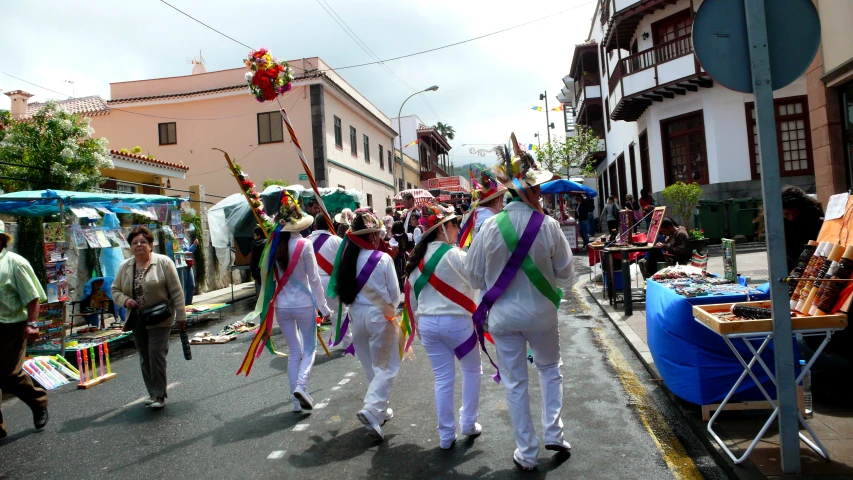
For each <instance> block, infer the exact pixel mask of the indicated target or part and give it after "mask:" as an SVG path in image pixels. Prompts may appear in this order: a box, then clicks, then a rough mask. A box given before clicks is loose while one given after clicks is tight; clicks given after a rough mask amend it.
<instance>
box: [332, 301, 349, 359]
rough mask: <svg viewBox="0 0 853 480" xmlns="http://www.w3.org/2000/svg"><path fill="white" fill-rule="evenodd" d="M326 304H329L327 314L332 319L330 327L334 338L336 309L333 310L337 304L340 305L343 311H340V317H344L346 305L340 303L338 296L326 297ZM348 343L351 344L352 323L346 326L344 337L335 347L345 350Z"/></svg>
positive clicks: (336, 317)
mask: <svg viewBox="0 0 853 480" xmlns="http://www.w3.org/2000/svg"><path fill="white" fill-rule="evenodd" d="M326 305H328V306H329V312H330V313H329V315H330V318H331V319H332V329H333V332H332V338H333V339H334V336H335V334H334V327H335V322H336V321H337V320H338V311H337V310H335V308H337V307H338V305H340V307H341V310H343V313H341V318H346V316H347V306H346V305H344V304H343V303H340V302H339V300H338V298H329V297H326ZM350 320H352V318H350ZM350 344H352V325H350V326H349V327H348V328H347V333H345V334H344V338H343V339H342V340H341V343H339V344H338V346H337V347H335V348H340V349H341V350H346V349H347V348H349V346H350Z"/></svg>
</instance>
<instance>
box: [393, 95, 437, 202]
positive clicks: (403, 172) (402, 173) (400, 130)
mask: <svg viewBox="0 0 853 480" xmlns="http://www.w3.org/2000/svg"><path fill="white" fill-rule="evenodd" d="M436 90H438V85H433V86H431V87H429V88H425V89H423V90H421V91H419V92H415V93H413V94H411V95H409V96H408V97H407V98H406V99H405V100H403V104H402V105H400V111H399V112H397V130H398V133H399V135H400V168H401V169H402V170H401V171H400V181H401V183H402V184H403V185H402V186H405V185H406V165H405V164H404V160H403V119H402V118H401V117H400V115H402V114H403V107H404V106H405V105H406V102H408V101H409V99H410V98H412V97H414V96H415V95H418V94H421V93H424V92H434V91H436ZM395 157H396V155H395ZM394 168H395V169H396V168H397V166H396V162H395V165H394ZM394 178H395V182H394V183H396V175H395V176H394ZM394 188H395V189H396V188H397V185H394ZM400 190H402V188H400Z"/></svg>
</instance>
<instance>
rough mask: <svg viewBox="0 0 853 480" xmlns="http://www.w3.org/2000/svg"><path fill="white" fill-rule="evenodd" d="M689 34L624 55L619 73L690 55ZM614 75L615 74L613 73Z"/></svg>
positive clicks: (630, 72)
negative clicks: (628, 55) (627, 55)
mask: <svg viewBox="0 0 853 480" xmlns="http://www.w3.org/2000/svg"><path fill="white" fill-rule="evenodd" d="M690 39H691V34H689V33H688V34H687V35H683V36H681V37H678V38H676V39H674V40H670V41H668V42H664V43H662V44H660V45H655V46H654V47H652V48H650V49H648V50H643V51H642V52H639V53H635V54H634V55H631V56H630V57H625V58H623V59H622V62H621V65H620V66H621V69H617V70H621V71H620V73H622V74H624V75H626V76H627V75H633V74H635V73H637V72H639V71H642V70H645V69H647V68H652V67H654V66H655V65H660V64H661V63H665V62H668V61H670V60H674V59H676V58H678V57H683V56H685V55H690V54H692V53H693V42H691V40H690ZM614 76H615V75H614ZM610 91H611V92H612V91H613V79H612V78H611V88H610Z"/></svg>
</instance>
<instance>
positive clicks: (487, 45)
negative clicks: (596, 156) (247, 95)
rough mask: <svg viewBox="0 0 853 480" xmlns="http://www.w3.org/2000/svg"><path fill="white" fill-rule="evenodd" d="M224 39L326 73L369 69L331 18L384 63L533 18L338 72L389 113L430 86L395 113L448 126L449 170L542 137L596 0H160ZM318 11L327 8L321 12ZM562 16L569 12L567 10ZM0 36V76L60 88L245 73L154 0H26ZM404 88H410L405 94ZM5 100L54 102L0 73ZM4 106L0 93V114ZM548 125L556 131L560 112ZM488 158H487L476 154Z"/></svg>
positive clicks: (212, 40) (240, 52) (217, 43)
mask: <svg viewBox="0 0 853 480" xmlns="http://www.w3.org/2000/svg"><path fill="white" fill-rule="evenodd" d="M168 1H169V3H171V4H172V5H174V6H176V7H177V8H180V9H181V10H184V11H185V12H187V13H189V14H191V15H193V16H194V17H196V18H198V19H199V20H201V21H203V22H205V23H207V24H208V25H210V26H212V27H214V28H217V29H219V30H221V31H222V32H224V33H226V34H227V35H229V36H231V37H233V38H235V39H237V40H239V41H240V42H243V43H246V44H248V45H251V46H256V47H261V46H264V47H267V48H269V49H270V50H271V51H272V52H273V54H274V55H276V56H278V57H282V58H289V59H294V58H300V57H311V56H319V57H321V58H322V59H323V60H325V61H326V62H327V63H328V64H329V65H331V66H332V67H343V66H348V65H354V64H360V63H366V62H371V61H374V59H373V58H372V57H371V56H370V55H369V54H368V53H366V52H365V51H364V50H363V49H362V48H360V47H359V46H358V45H357V44H356V42H355V41H354V40H353V39H352V38H350V37H349V36H348V35H347V34H346V33H345V32H344V30H343V29H342V28H341V26H339V25H338V24H337V23H335V21H334V20H333V18H332V16H330V14H329V13H327V11H326V10H324V8H323V7H326V8H327V9H331V10H333V11H334V12H336V13H337V15H338V16H339V18H340V19H342V21H343V22H345V23H346V24H347V25H348V26H349V27H350V28H351V29H352V31H353V32H354V33H355V35H356V36H357V37H359V38H360V39H361V41H363V42H364V44H366V45H367V47H369V49H370V50H372V52H373V53H374V54H375V55H377V56H378V57H379V58H380V59H387V58H392V57H396V56H400V55H406V54H409V53H413V52H418V51H422V50H427V49H431V48H435V47H439V46H442V45H447V44H450V43H454V42H458V41H461V40H466V39H469V38H473V37H477V36H480V35H483V34H487V33H490V32H494V31H497V30H501V29H504V28H507V27H512V26H514V25H519V24H522V23H525V22H528V21H531V20H535V19H538V18H541V17H546V16H549V15H553V14H557V13H558V12H564V13H559V14H557V15H553V16H551V17H550V18H547V19H544V20H541V21H537V22H535V23H532V24H530V25H527V26H523V27H520V28H517V29H514V30H511V31H508V32H505V33H500V34H498V35H494V36H490V37H487V38H483V39H480V40H476V41H473V42H470V43H466V44H463V45H460V46H455V47H450V48H446V49H442V50H439V51H435V52H431V53H426V54H423V55H417V56H414V57H409V58H406V59H402V60H396V61H392V62H388V63H386V66H387V67H388V68H389V69H390V70H391V71H393V72H394V74H396V76H398V77H399V78H400V79H402V81H401V80H398V79H396V78H395V77H394V76H392V74H391V73H389V72H387V71H386V70H385V69H383V68H382V67H381V66H380V65H370V66H365V67H359V68H351V69H344V70H341V71H340V72H339V73H340V74H341V75H343V77H344V78H345V79H346V80H347V81H349V82H350V83H351V84H352V85H353V86H355V87H356V88H357V89H358V90H359V91H360V92H361V93H362V94H364V95H365V96H366V97H367V98H368V99H370V101H371V102H373V103H374V104H375V105H376V106H377V107H379V108H380V109H381V110H382V111H384V112H385V113H386V114H387V115H388V116H392V117H393V116H396V114H397V111H398V109H399V108H400V103H401V102H402V101H403V100H404V99H405V98H406V97H407V96H409V95H410V94H411V93H413V92H414V91H416V90H415V89H423V88H426V87H428V86H430V85H433V84H437V85H439V87H440V88H439V90H438V91H437V92H431V93H426V94H424V96H427V98H428V99H429V105H428V104H427V102H426V101H425V100H424V99H422V98H419V97H415V98H413V99H411V100H409V102H408V103H407V104H406V106H405V108H404V110H403V115H408V114H416V115H418V116H419V117H420V118H421V119H422V120H423V121H424V122H425V123H427V124H430V125H432V124H435V122H438V121H442V122H444V123H449V124H450V125H452V126H453V127H454V128H455V130H456V139H455V140H454V141H452V142H451V144H452V145H453V147H454V149H453V151H452V160H453V161H454V163H455V164H456V165H462V164H466V163H469V162H470V161H479V160H487V161H489V162H491V161H493V159H494V157H493V156H491V155H489V156H487V157H485V158H480V157H476V156H471V155H470V153H469V149H470V148H471V147H472V146H474V147H475V148H479V146H476V145H475V144H495V143H500V142H505V141H506V139H507V138H508V135H509V132H511V131H515V132H516V135H517V137H518V140H519V141H520V142H523V143H535V142H536V139H535V138H534V136H533V134H534V133H536V132H537V131H538V132H541V133H542V136H543V138H544V137H545V124H546V122H545V114H544V113H542V112H536V111H533V110H532V109H531V107H533V106H534V105H542V106H544V102H540V101H539V94H540V93H543V92H545V91H547V92H548V97H549V98H548V104H549V107H551V108H553V107H554V106H556V105H557V101H556V99H555V96H556V94H557V93H559V91H560V88H561V87H562V86H563V84H562V82H561V79H562V77H563V76H564V75H566V74H567V73H568V69H569V62H570V61H571V55H572V52H573V47H574V45H575V44H577V43H581V42H583V41H584V40H585V39H586V38H587V35H588V33H589V29H590V19H591V18H592V15H593V13H594V9H595V2H594V1H591V0H525V1H523V2H508V1H505V0H492V1H482V0H430V1H416V0H369V1H368V0H358V1H353V0H289V1H281V0H279V1H269V0H254V1H251V2H245V3H242V4H238V2H233V1H230V0H206V1H202V0H168ZM323 2H325V3H323ZM566 10H568V11H566ZM3 17H4V18H3V28H2V29H0V44H2V45H5V46H6V48H3V49H2V50H0V71H2V72H4V73H5V74H9V75H14V76H16V77H19V78H21V79H24V80H27V81H29V82H33V83H35V84H38V85H40V86H42V87H46V88H49V89H52V90H56V91H59V92H64V93H67V95H68V96H70V95H71V93H72V86H71V84H69V83H66V81H67V80H72V81H73V82H74V94H75V95H76V96H78V97H79V96H86V95H101V96H103V97H104V98H109V83H110V82H120V81H128V80H139V79H146V78H157V77H169V76H177V75H187V74H189V73H190V71H191V69H192V67H191V65H189V64H188V59H190V58H192V57H194V56H197V55H198V53H199V51H201V52H202V54H203V56H204V59H205V66H206V68H207V70H208V71H214V70H222V69H228V68H234V67H237V66H239V65H240V63H241V59H242V57H243V56H244V55H245V54H246V48H245V47H243V46H241V45H239V44H237V43H235V42H233V41H231V40H228V39H227V38H224V37H223V36H221V35H219V34H217V33H215V32H213V31H211V30H209V29H207V28H205V27H203V26H202V25H199V24H198V23H195V22H193V21H192V20H190V19H189V18H187V17H185V16H183V15H181V14H180V13H178V12H176V11H175V10H173V9H171V8H170V7H169V6H167V5H166V4H164V3H162V2H160V1H159V0H126V1H121V2H116V1H114V0H83V1H81V2H68V1H66V0H30V1H27V2H16V5H15V7H14V8H5V9H4V12H3ZM404 82H405V84H408V85H405V84H404ZM0 89H2V90H3V91H10V90H16V89H21V90H26V91H28V92H30V93H34V94H35V95H36V96H35V98H33V99H32V101H43V100H45V99H48V98H63V97H62V96H61V95H58V94H56V93H52V92H50V91H47V90H44V89H41V88H38V87H35V86H32V85H29V84H27V83H24V82H22V81H19V80H16V79H14V78H11V77H9V76H8V75H4V74H0ZM8 108H9V98H8V97H6V96H5V95H2V96H0V109H8ZM551 121H552V122H554V123H555V124H556V126H557V129H556V130H554V132H559V131H562V130H561V124H562V121H563V117H562V114H561V113H559V112H552V114H551ZM485 148H490V147H489V146H485Z"/></svg>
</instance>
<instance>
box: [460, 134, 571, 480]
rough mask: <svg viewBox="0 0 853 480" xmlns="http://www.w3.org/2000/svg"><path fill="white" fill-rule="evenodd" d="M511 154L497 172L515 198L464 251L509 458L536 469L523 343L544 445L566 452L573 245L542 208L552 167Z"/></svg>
mask: <svg viewBox="0 0 853 480" xmlns="http://www.w3.org/2000/svg"><path fill="white" fill-rule="evenodd" d="M513 137H514V135H513ZM513 143H514V144H517V142H513ZM515 156H516V158H514V159H513V160H512V172H514V174H510V175H507V174H506V168H505V167H504V166H503V165H501V166H498V168H497V175H496V176H497V178H498V180H499V181H500V182H501V183H503V184H504V185H505V186H506V187H507V188H509V189H512V195H513V199H512V201H511V202H510V203H509V204H508V205H507V206H506V207H505V208H504V209H503V211H502V212H501V213H500V214H498V215H496V216H495V217H494V218H490V219H489V220H486V223H484V224H483V227H482V229H481V230H480V234H479V235H478V236H477V238H475V239H474V242H473V243H472V245H471V248H470V250H469V251H468V256H467V258H466V262H465V266H466V272H467V275H468V279H469V280H470V282H471V286H472V287H473V288H477V289H480V290H484V291H486V292H487V293H486V295H485V296H484V297H483V300H482V302H481V303H480V305H479V306H478V310H477V312H476V313H475V314H474V321H475V323H478V322H479V321H480V319H481V318H483V317H482V315H484V314H487V315H488V317H487V324H488V331H489V333H490V334H491V336H492V338H493V339H494V342H495V348H496V350H497V354H498V365H499V367H500V376H501V379H502V381H503V384H504V387H505V389H506V399H507V405H508V407H509V414H510V419H511V420H512V425H513V428H514V430H515V441H516V445H517V448H516V450H515V452H513V462H514V463H515V464H516V466H518V467H519V468H521V469H522V470H533V469H535V468H536V466H537V455H538V453H539V440H538V439H537V436H536V430H535V428H534V427H533V420H532V418H531V415H530V404H529V400H528V389H527V384H528V375H527V350H528V347H529V348H530V350H531V351H532V352H533V363H534V365H535V366H536V369H537V370H538V371H539V387H540V389H541V392H542V428H543V430H544V432H543V433H544V440H545V449H546V450H553V451H557V452H560V453H564V454H565V453H569V452H570V450H571V446H570V445H569V442H567V441H565V439H564V434H563V421H562V419H561V418H560V413H561V410H562V405H563V376H562V374H561V373H560V366H561V365H562V361H561V358H560V332H559V329H558V328H557V309H558V308H559V305H560V298H561V296H562V294H561V292H560V291H559V290H558V289H557V284H558V283H560V284H563V285H570V284H571V280H572V276H573V274H572V273H573V272H572V252H571V249H570V248H569V244H568V241H567V240H566V238H565V237H564V236H563V234H562V232H561V230H560V225H559V223H557V221H556V220H554V219H553V218H549V217H547V216H545V215H544V214H543V213H542V212H541V210H540V208H541V207H540V204H539V201H540V198H541V192H540V185H541V184H542V183H544V182H546V181H548V180H551V178H553V174H552V173H551V172H548V171H546V170H541V169H539V167H538V166H537V165H536V162H535V160H534V159H533V157H532V156H530V154H527V153H526V152H522V151H521V150H520V149H518V148H516V149H515ZM515 172H517V173H515ZM511 255H512V256H513V258H515V257H518V256H520V257H519V258H524V259H526V260H527V259H529V260H530V264H531V267H532V268H530V267H525V268H523V269H522V268H520V267H521V265H520V264H521V262H512V263H510V261H509V260H510V256H511Z"/></svg>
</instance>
